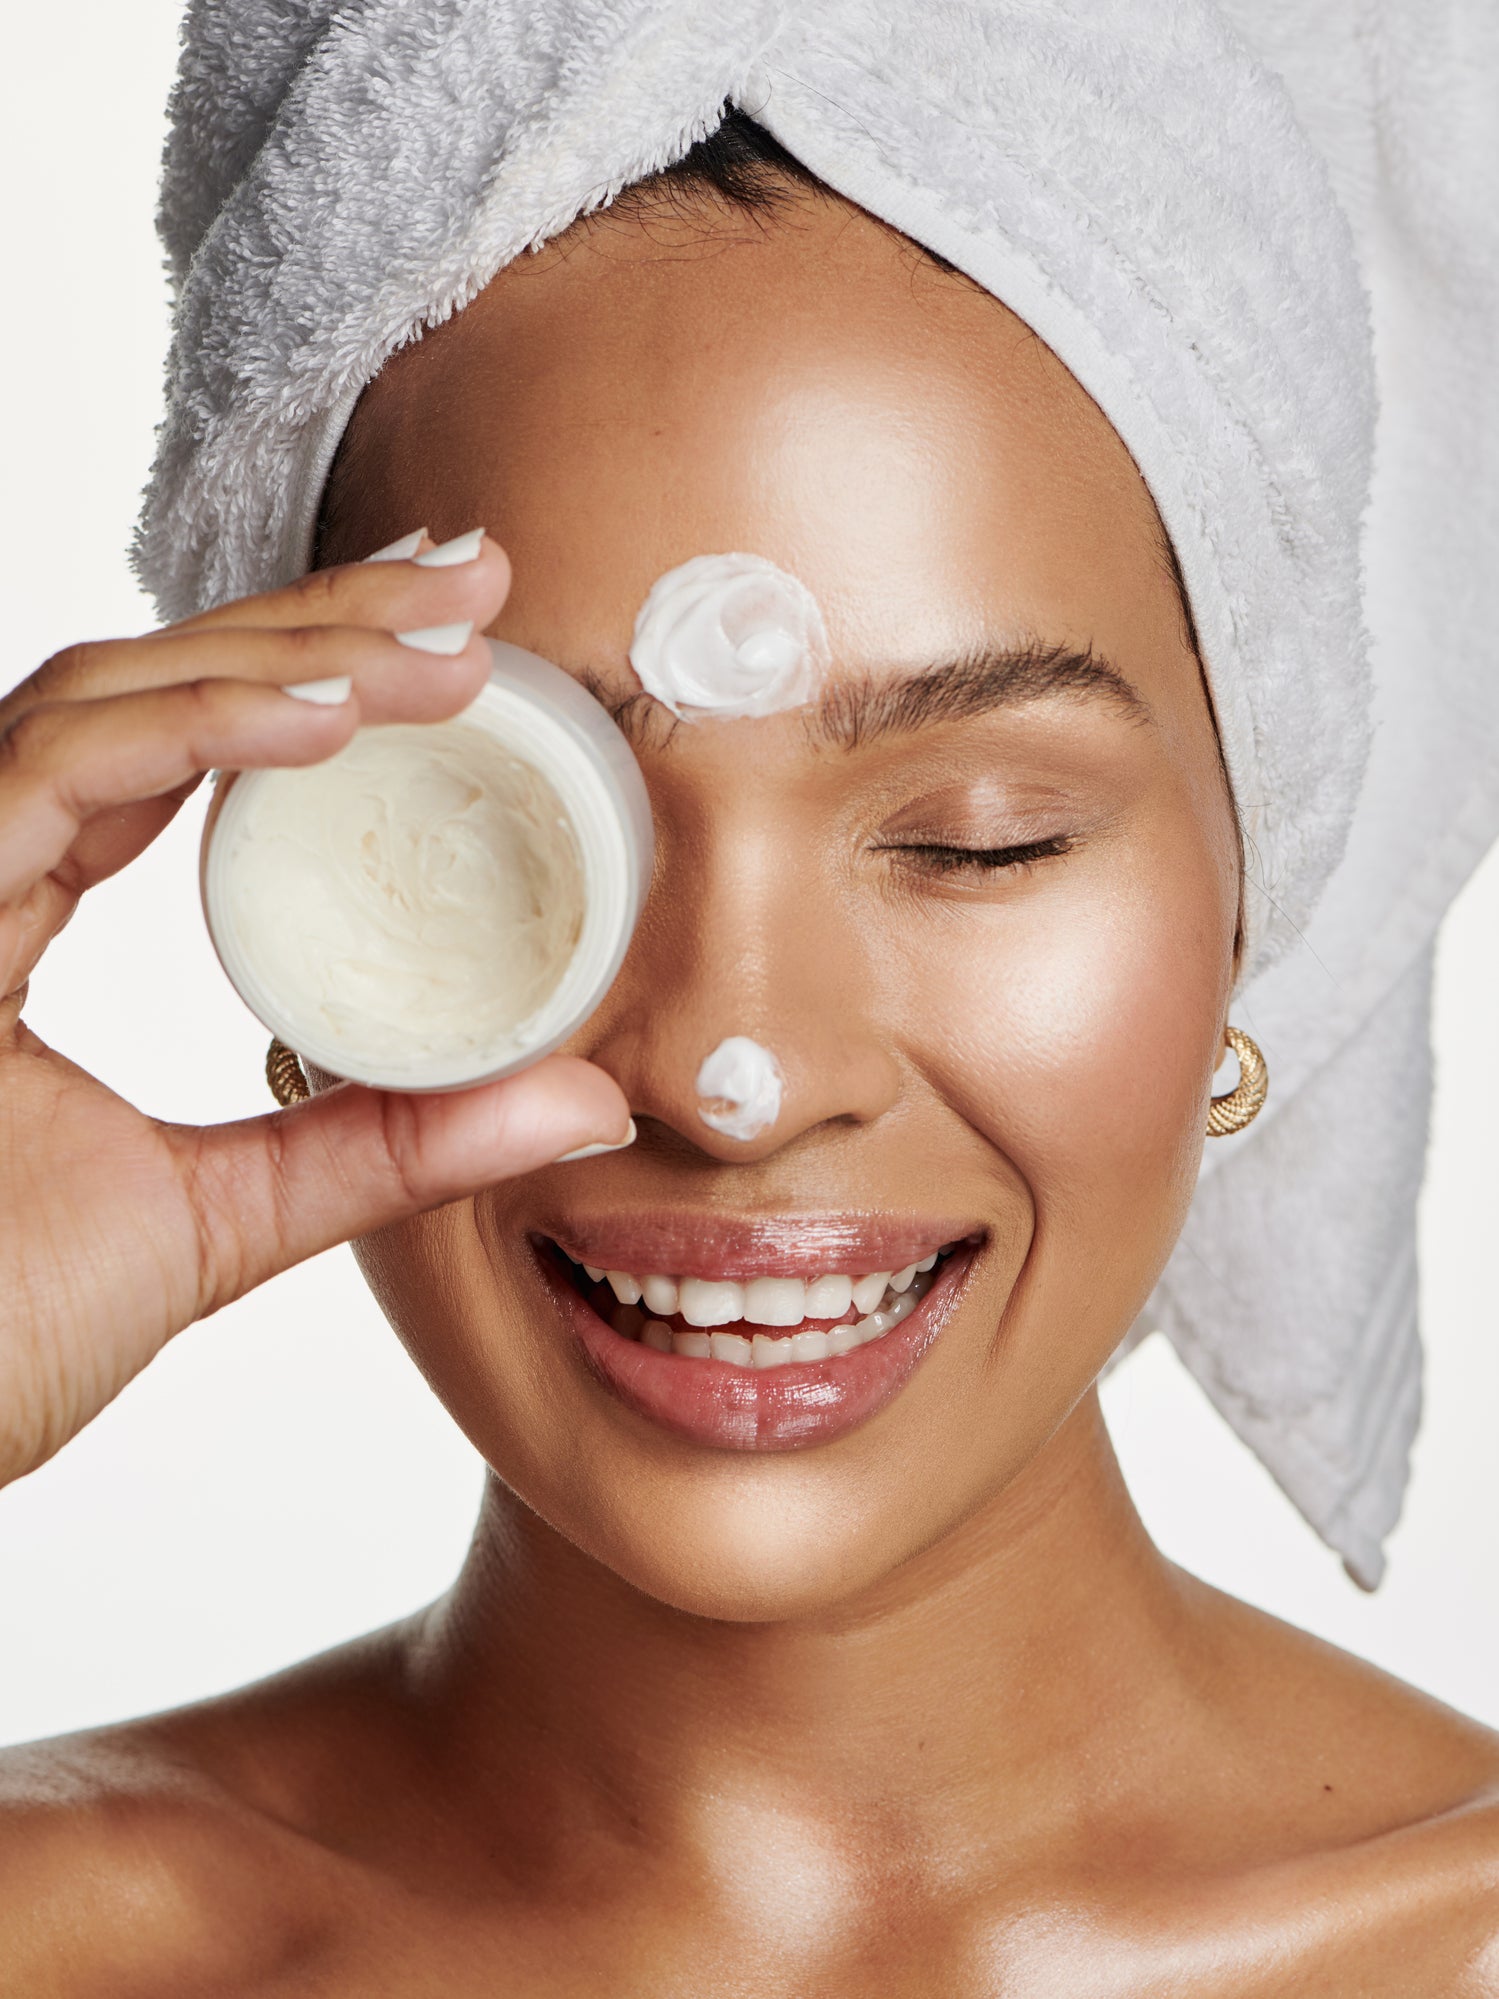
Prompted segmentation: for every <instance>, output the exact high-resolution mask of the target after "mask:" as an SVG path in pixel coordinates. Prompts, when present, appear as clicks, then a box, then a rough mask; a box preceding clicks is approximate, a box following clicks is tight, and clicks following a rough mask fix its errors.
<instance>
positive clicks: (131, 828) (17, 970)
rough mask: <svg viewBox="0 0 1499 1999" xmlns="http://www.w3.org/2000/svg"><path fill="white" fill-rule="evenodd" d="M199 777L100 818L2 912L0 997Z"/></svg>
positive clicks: (145, 843)
mask: <svg viewBox="0 0 1499 1999" xmlns="http://www.w3.org/2000/svg"><path fill="white" fill-rule="evenodd" d="M199 781H200V780H199V778H198V777H193V778H191V779H190V780H189V781H188V782H187V783H186V784H184V785H178V786H177V787H176V788H175V789H174V790H172V791H166V792H163V793H162V795H161V797H159V798H148V799H146V800H144V801H143V802H142V803H141V804H139V805H127V806H121V807H118V808H115V809H112V810H110V811H108V812H101V813H100V814H99V815H98V817H97V818H94V819H90V820H89V821H88V822H87V824H86V825H85V826H84V827H83V828H82V830H81V831H80V832H79V834H78V837H77V839H76V840H75V841H74V842H73V844H72V846H71V847H70V848H69V849H68V852H67V854H66V855H65V856H64V858H63V859H62V861H60V862H59V863H58V865H57V866H56V867H55V868H53V869H52V871H51V873H50V874H45V875H43V876H42V877H41V878H40V879H39V880H38V881H36V882H34V883H33V884H32V886H31V887H30V888H29V889H28V890H27V892H26V893H25V895H23V896H22V897H21V899H20V901H19V902H18V903H13V904H12V905H11V906H10V907H9V908H0V993H4V994H6V995H7V996H9V995H13V994H14V992H15V990H16V988H17V987H18V986H21V985H24V984H25V982H26V980H27V979H29V978H30V976H31V974H32V973H33V972H34V971H35V970H36V967H37V965H38V963H39V962H40V960H41V958H42V956H43V954H44V952H45V951H46V950H47V948H48V946H49V945H50V944H51V943H52V941H53V939H54V938H55V937H56V936H57V935H58V933H59V931H61V930H62V929H63V928H64V927H65V926H66V924H67V923H68V922H69V921H70V920H71V918H72V915H73V912H74V910H75V909H76V908H77V907H78V902H79V898H80V897H81V896H83V895H86V894H87V892H88V891H89V890H90V889H91V888H97V887H98V885H99V883H100V882H102V881H107V880H108V879H109V877H110V876H111V875H114V874H118V873H119V871H120V869H121V868H124V867H128V866H129V864H130V862H131V861H133V860H135V859H136V857H137V856H138V855H140V854H143V853H144V852H145V850H146V848H147V847H149V846H150V844H151V842H152V841H153V840H154V839H156V838H157V836H158V835H159V834H161V833H162V832H164V831H165V829H166V828H167V827H168V826H169V825H170V824H171V822H172V820H173V819H175V818H176V816H177V814H178V812H180V811H181V809H182V806H183V803H184V801H185V800H186V799H188V798H189V797H191V795H192V793H193V792H194V790H196V788H197V786H198V783H199Z"/></svg>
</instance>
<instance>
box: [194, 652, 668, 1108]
mask: <svg viewBox="0 0 1499 1999" xmlns="http://www.w3.org/2000/svg"><path fill="white" fill-rule="evenodd" d="M489 643H490V648H491V651H492V653H493V655H494V664H493V670H492V672H491V674H490V677H489V680H488V681H487V683H486V684H485V686H484V687H483V688H482V689H481V691H480V693H479V694H478V695H477V697H476V698H475V699H474V701H473V702H472V703H471V704H470V705H469V706H468V707H467V708H466V709H464V710H463V712H462V713H461V714H460V715H457V716H455V717H454V718H453V719H452V720H450V721H446V722H424V723H391V724H386V725H382V726H379V727H373V728H368V729H361V730H359V731H358V732H357V734H356V735H355V736H354V738H353V740H352V741H351V742H350V743H348V744H347V745H346V746H345V748H344V749H342V750H340V751H339V752H338V753H337V755H335V756H333V757H330V758H328V759H327V760H326V761H325V762H323V763H319V764H311V765H307V766H304V767H301V768H298V769H293V770H287V769H274V770H255V771H226V772H223V773H221V775H220V777H219V779H218V781H217V784H216V786H215V791H214V796H213V800H212V803H211V804H210V807H209V812H208V818H207V821H206V824H205V826H204V829H203V845H202V853H201V867H200V878H201V887H202V895H203V909H204V914H205V916H206V918H207V921H208V930H209V934H210V936H211V937H212V939H213V945H214V949H215V950H216V951H217V953H218V956H219V961H220V963H221V964H222V965H223V967H224V970H225V971H226V973H227V974H228V975H229V978H230V980H231V982H232V983H233V985H234V987H235V989H236V990H237V991H238V993H239V995H240V997H241V998H242V999H243V1000H244V1002H245V1004H246V1005H247V1006H248V1007H249V1008H250V1010H251V1012H252V1013H253V1014H255V1016H256V1017H257V1018H258V1019H259V1020H260V1021H262V1022H263V1023H264V1025H265V1026H266V1027H268V1028H269V1029H270V1030H271V1032H272V1033H273V1034H274V1035H276V1036H277V1037H278V1038H279V1039H280V1040H282V1041H284V1042H285V1043H286V1044H287V1046H288V1047H290V1048H293V1049H295V1050H296V1051H297V1053H298V1054H299V1055H302V1056H305V1057H306V1058H307V1060H308V1061H309V1062H311V1063H313V1064H315V1065H316V1066H317V1067H318V1068H320V1069H325V1070H328V1071H330V1072H331V1073H332V1074H333V1075H336V1076H342V1077H345V1078H347V1079H348V1080H349V1081H351V1082H356V1083H366V1084H370V1085H372V1086H374V1087H376V1088H379V1089H394V1090H454V1089H461V1088H464V1087H466V1086H468V1085H471V1084H474V1083H480V1082H485V1081H488V1080H490V1079H492V1078H494V1077H497V1076H506V1075H509V1074H510V1073H511V1072H512V1071H514V1070H516V1069H522V1068H525V1067H526V1066H527V1065H528V1064H530V1063H532V1062H536V1061H539V1060H540V1059H541V1057H542V1056H543V1055H547V1054H549V1053H550V1052H551V1051H552V1050H553V1049H554V1048H556V1047H558V1046H559V1045H560V1044H561V1043H562V1042H563V1041H565V1040H566V1039H567V1038H568V1036H569V1035H571V1034H573V1033H574V1032H575V1031H576V1030H577V1029H578V1028H579V1027H580V1026H581V1025H582V1024H583V1022H584V1021H585V1020H587V1019H588V1017H589V1015H590V1014H591V1013H592V1012H593V1011H594V1009H595V1008H596V1007H597V1006H598V1004H599V1002H600V1001H601V1000H602V999H603V997H604V995H605V993H606V992H607V991H608V989H609V987H610V985H611V984H612V983H613V980H614V976H615V974H616V973H617V972H618V970H619V967H620V965H621V963H622V962H623V959H624V955H625V952H626V950H627V949H628V947H629V942H630V937H631V934H632V932H633V931H634V928H635V922H636V919H637V917H638V916H639V914H640V910H641V907H642V905H643V903H644V901H645V896H646V891H647V888H648V887H649V884H650V875H651V858H652V844H653V836H652V827H651V812H650V803H649V800H648V798H647V796H646V789H645V783H644V780H643V779H642V777H641V775H640V768H639V766H638V765H637V763H636V761H635V758H634V755H633V754H632V752H631V750H630V747H629V745H628V743H627V742H626V741H625V739H624V737H623V736H622V735H621V733H620V731H619V729H618V728H617V727H616V726H615V724H614V722H613V720H612V719H611V717H610V716H609V715H608V714H607V713H606V712H605V710H604V709H603V708H602V707H601V706H600V704H599V703H598V702H597V701H595V700H594V698H593V696H592V695H591V694H588V693H587V692H586V691H585V690H584V689H583V688H582V687H580V686H579V685H578V683H577V681H575V680H574V679H573V678H572V677H571V676H570V675H569V674H566V673H564V672H563V671H562V670H561V668H560V667H557V666H554V665H552V663H551V662H550V661H549V660H545V659H541V658H539V657H538V656H537V655H536V654H535V653H529V652H524V651H522V649H521V648H520V647H519V646H512V645H506V644H504V643H502V642H500V641H498V640H493V639H492V640H490V642H489Z"/></svg>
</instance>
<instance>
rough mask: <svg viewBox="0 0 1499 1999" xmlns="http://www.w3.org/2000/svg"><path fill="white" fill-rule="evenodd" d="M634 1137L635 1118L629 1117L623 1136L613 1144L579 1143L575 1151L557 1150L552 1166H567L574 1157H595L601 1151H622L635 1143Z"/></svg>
mask: <svg viewBox="0 0 1499 1999" xmlns="http://www.w3.org/2000/svg"><path fill="white" fill-rule="evenodd" d="M635 1138H636V1132H635V1120H634V1118H631V1119H630V1125H629V1129H628V1130H627V1131H626V1133H625V1135H624V1137H623V1138H619V1139H616V1140H615V1141H614V1143H613V1145H580V1146H579V1147H578V1149H577V1151H576V1152H559V1153H558V1155H557V1157H556V1158H555V1159H554V1160H553V1161H552V1164H553V1165H554V1166H568V1165H570V1164H571V1163H572V1161H573V1160H575V1159H597V1158H598V1156H599V1154H600V1153H601V1152H623V1151H624V1149H625V1147H626V1146H627V1145H633V1144H634V1143H635Z"/></svg>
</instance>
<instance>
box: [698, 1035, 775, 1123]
mask: <svg viewBox="0 0 1499 1999" xmlns="http://www.w3.org/2000/svg"><path fill="white" fill-rule="evenodd" d="M782 1088H783V1084H782V1081H781V1071H780V1066H779V1064H778V1063H777V1061H776V1058H775V1057H774V1055H772V1054H771V1052H770V1050H769V1049H768V1048H762V1047H761V1046H760V1044H759V1042H758V1041H751V1040H750V1039H749V1038H748V1036H747V1035H743V1034H731V1035H730V1036H729V1038H728V1040H727V1041H720V1042H719V1044H718V1046H717V1047H716V1048H715V1049H714V1051H713V1053H712V1054H711V1055H708V1056H705V1057H704V1059H703V1063H702V1067H701V1068H700V1069H699V1070H698V1072H697V1094H698V1109H697V1114H698V1116H699V1117H700V1118H701V1119H702V1121H703V1123H704V1124H705V1125H707V1126H708V1128H709V1130H710V1131H721V1132H722V1133H723V1135H724V1137H725V1138H738V1139H742V1140H744V1141H745V1142H746V1143H748V1141H749V1140H750V1139H752V1138H758V1137H759V1136H760V1134H761V1132H762V1131H769V1129H770V1127H771V1126H772V1125H773V1124H774V1123H775V1121H776V1119H777V1118H778V1117H779V1116H780V1115H781V1092H782Z"/></svg>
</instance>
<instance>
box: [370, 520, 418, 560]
mask: <svg viewBox="0 0 1499 1999" xmlns="http://www.w3.org/2000/svg"><path fill="white" fill-rule="evenodd" d="M426 534H427V530H426V529H425V528H418V529H417V531H416V533H415V534H403V535H402V536H401V539H400V540H399V541H393V542H391V543H390V544H389V546H388V547H386V548H377V549H376V550H375V552H374V554H373V555H367V556H366V557H365V558H364V559H365V561H366V562H409V561H410V560H411V558H412V557H413V556H414V555H415V554H417V552H418V551H419V550H420V548H421V545H422V542H423V541H424V540H425V539H426Z"/></svg>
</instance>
